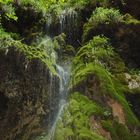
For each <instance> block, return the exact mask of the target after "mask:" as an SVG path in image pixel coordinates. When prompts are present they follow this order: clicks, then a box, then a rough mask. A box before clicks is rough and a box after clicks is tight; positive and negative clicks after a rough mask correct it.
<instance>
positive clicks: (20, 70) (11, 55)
mask: <svg viewBox="0 0 140 140" xmlns="http://www.w3.org/2000/svg"><path fill="white" fill-rule="evenodd" d="M0 79H1V80H0V116H1V117H0V138H1V140H29V139H31V138H32V137H34V136H36V135H38V134H40V133H41V132H43V130H44V128H48V126H49V124H50V122H51V120H53V115H52V114H53V113H54V111H56V107H55V106H54V105H53V106H52V105H50V104H49V103H50V102H49V100H50V96H49V94H50V93H49V89H50V80H49V79H50V75H49V70H48V69H47V67H46V66H45V65H44V64H43V63H42V62H41V61H40V60H39V59H33V60H30V61H29V60H28V59H27V58H26V56H25V54H24V53H22V52H20V51H18V50H16V48H14V47H12V48H7V49H6V50H5V49H3V50H0ZM56 83H58V82H56ZM55 88H56V90H57V87H55ZM55 94H56V93H55V92H54V93H52V102H53V104H55V103H56V104H57V95H55ZM49 118H51V119H49Z"/></svg>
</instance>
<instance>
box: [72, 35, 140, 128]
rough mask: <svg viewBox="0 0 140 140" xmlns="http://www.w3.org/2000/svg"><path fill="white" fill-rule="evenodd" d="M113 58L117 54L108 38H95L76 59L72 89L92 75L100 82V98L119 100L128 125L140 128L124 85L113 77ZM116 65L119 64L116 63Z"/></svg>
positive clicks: (81, 50) (73, 68) (83, 48)
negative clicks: (107, 97)
mask: <svg viewBox="0 0 140 140" xmlns="http://www.w3.org/2000/svg"><path fill="white" fill-rule="evenodd" d="M113 57H114V58H115V57H116V54H115V52H114V51H113V50H112V48H111V46H110V44H109V43H108V41H107V38H103V37H100V36H97V37H94V38H93V40H91V41H90V42H89V43H88V44H87V45H85V46H83V47H82V48H81V49H80V50H79V51H78V53H77V55H76V57H75V58H74V61H73V67H72V78H71V87H76V86H78V85H82V83H83V82H84V83H85V82H86V80H87V78H88V77H89V76H91V75H92V76H94V77H96V80H97V81H99V87H98V90H99V91H98V93H100V95H99V96H104V95H105V96H110V97H111V98H113V99H115V100H117V101H118V102H119V103H120V104H121V105H122V106H123V109H124V112H125V117H126V122H127V124H128V125H131V126H132V125H136V126H140V123H139V121H138V120H137V118H136V117H135V115H134V114H133V113H132V111H131V109H130V107H129V104H128V102H127V101H126V99H125V97H124V94H123V91H124V87H123V85H122V83H120V82H119V80H118V79H116V78H115V77H114V76H113V73H112V71H111V69H112V65H111V63H112V58H113ZM117 58H118V56H117ZM120 60H121V59H120ZM114 65H117V64H116V63H115V62H114ZM119 66H120V65H119ZM122 67H123V69H124V68H125V66H122ZM113 68H114V66H113ZM118 69H119V67H118ZM93 90H94V89H93ZM93 94H94V93H93Z"/></svg>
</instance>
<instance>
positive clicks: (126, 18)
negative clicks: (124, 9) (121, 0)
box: [123, 14, 140, 25]
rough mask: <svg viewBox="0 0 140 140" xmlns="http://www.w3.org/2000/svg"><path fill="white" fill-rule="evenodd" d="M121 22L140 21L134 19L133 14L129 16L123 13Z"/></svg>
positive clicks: (135, 22) (134, 22) (136, 22)
mask: <svg viewBox="0 0 140 140" xmlns="http://www.w3.org/2000/svg"><path fill="white" fill-rule="evenodd" d="M123 22H124V23H125V24H135V25H136V24H140V21H139V20H137V19H135V18H134V17H133V16H131V15H130V14H125V15H124V16H123Z"/></svg>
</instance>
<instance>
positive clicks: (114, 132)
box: [102, 120, 140, 140]
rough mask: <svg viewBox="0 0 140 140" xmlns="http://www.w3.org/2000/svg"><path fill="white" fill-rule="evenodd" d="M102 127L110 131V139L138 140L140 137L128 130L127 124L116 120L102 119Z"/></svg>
mask: <svg viewBox="0 0 140 140" xmlns="http://www.w3.org/2000/svg"><path fill="white" fill-rule="evenodd" d="M102 125H103V127H104V128H105V129H106V130H107V131H109V132H110V133H111V137H112V140H118V139H121V140H139V139H140V137H139V136H137V135H134V134H132V133H131V132H130V130H129V129H128V128H127V126H125V125H123V124H120V123H118V122H117V121H115V120H114V121H102Z"/></svg>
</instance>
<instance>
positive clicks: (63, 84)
mask: <svg viewBox="0 0 140 140" xmlns="http://www.w3.org/2000/svg"><path fill="white" fill-rule="evenodd" d="M56 70H57V74H58V76H59V91H58V94H59V104H58V110H59V111H58V112H57V115H56V116H55V120H54V122H53V125H52V127H51V129H50V131H49V134H48V135H47V137H46V140H54V139H53V138H54V133H55V128H56V123H57V121H58V120H59V118H60V117H61V113H62V111H63V108H64V106H65V104H66V97H67V92H68V90H67V89H68V88H67V85H68V81H69V68H68V67H65V65H63V66H60V65H57V66H56Z"/></svg>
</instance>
